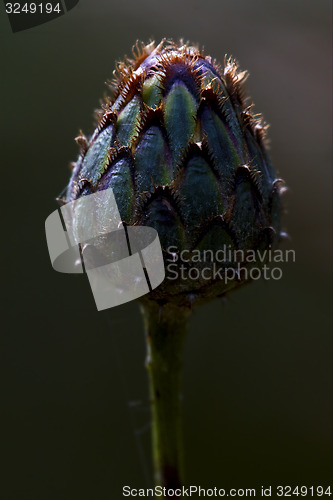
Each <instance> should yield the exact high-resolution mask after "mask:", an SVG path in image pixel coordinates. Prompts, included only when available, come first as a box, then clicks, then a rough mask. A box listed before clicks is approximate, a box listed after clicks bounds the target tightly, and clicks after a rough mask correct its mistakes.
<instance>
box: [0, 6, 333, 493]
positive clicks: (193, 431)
mask: <svg viewBox="0 0 333 500" xmlns="http://www.w3.org/2000/svg"><path fill="white" fill-rule="evenodd" d="M331 10H332V5H331V2H330V1H329V0H317V1H316V2H314V1H305V0H293V1H290V0H289V1H287V0H279V1H277V0H273V1H270V2H267V1H265V0H250V1H249V0H236V1H235V0H223V1H221V0H205V1H202V0H200V1H199V0H191V1H190V0H185V1H182V0H169V1H168V2H161V1H157V0H140V1H138V0H125V1H122V2H119V1H118V2H116V1H113V0H99V1H94V2H92V1H88V0H80V2H79V4H78V6H77V7H75V8H74V9H73V10H72V11H70V12H69V13H67V14H66V15H65V16H63V17H61V18H59V19H56V20H54V21H52V22H49V23H47V24H44V25H41V26H39V27H35V28H33V29H30V30H27V31H22V32H19V33H16V34H13V33H12V32H11V30H10V25H9V22H8V19H7V18H6V15H5V13H4V9H2V11H1V15H0V33H1V35H0V36H1V63H0V64H1V97H0V98H1V139H0V140H1V181H2V182H1V184H2V190H1V191H2V196H1V199H2V201H3V202H4V203H3V206H2V211H1V212H2V245H1V247H2V248H1V250H2V255H3V257H2V266H1V268H2V271H1V274H2V279H1V283H2V286H1V291H2V300H1V307H2V313H1V323H2V333H1V344H2V348H1V357H2V360H1V370H2V373H3V374H2V377H1V379H2V383H3V386H4V387H3V390H2V393H1V394H2V397H1V400H2V401H1V406H2V410H1V417H2V425H1V430H2V438H1V451H2V454H3V458H4V463H3V465H2V467H1V472H2V473H3V474H4V477H3V479H2V480H1V482H0V489H1V490H2V492H1V494H0V496H1V498H3V499H4V500H30V499H32V498H33V499H34V500H38V499H41V500H45V499H48V500H59V498H61V499H62V500H76V499H80V500H92V499H94V500H104V499H110V498H112V499H113V498H114V499H118V498H119V499H120V498H122V487H123V485H131V486H132V487H146V486H151V484H152V479H151V464H150V437H149V430H150V429H149V424H150V416H149V415H150V414H149V402H148V390H147V379H146V374H145V368H144V358H145V346H144V337H143V327H142V324H141V318H140V314H139V310H138V306H137V304H136V303H130V304H127V305H124V306H121V307H119V308H115V309H112V310H110V311H105V312H100V313H98V312H97V311H96V310H95V305H94V301H93V297H92V294H91V292H90V289H89V285H88V281H87V279H86V278H85V277H84V276H68V275H63V274H57V273H56V272H54V271H53V270H52V268H51V265H50V262H49V257H48V252H47V247H46V241H45V234H44V221H45V219H46V217H47V216H48V215H49V214H50V213H51V212H52V211H53V210H55V208H56V207H57V204H56V202H55V197H56V195H58V194H59V193H60V191H61V190H62V189H63V188H64V187H65V186H66V184H67V181H68V178H69V172H70V171H69V168H68V164H69V162H70V161H71V160H75V159H76V155H77V146H76V145H75V143H74V140H73V139H74V137H75V136H76V135H77V133H78V131H79V129H80V128H82V129H83V131H84V132H85V133H86V134H90V133H92V131H93V118H92V114H93V110H94V109H95V108H96V107H97V106H98V105H99V99H100V97H102V95H103V93H104V92H105V91H106V88H105V86H104V82H105V81H106V80H107V79H108V78H110V77H111V76H112V70H113V68H114V61H115V60H119V59H121V58H122V57H123V56H124V55H125V54H130V50H131V46H132V45H133V44H134V43H135V41H136V39H142V40H144V41H148V40H149V38H150V37H152V38H154V39H155V40H157V41H159V40H160V39H161V38H162V37H173V38H175V39H179V38H180V37H183V38H184V39H185V40H190V41H193V42H199V43H200V44H203V45H204V46H205V49H206V53H207V54H210V55H212V56H214V57H215V58H217V59H218V60H220V61H221V62H222V61H223V58H224V54H225V53H227V54H232V55H234V56H235V57H236V58H237V59H238V61H239V63H240V65H241V67H242V68H243V69H248V70H249V71H250V78H249V80H248V82H247V88H248V91H249V93H250V95H251V96H252V98H253V100H254V102H255V104H256V110H257V111H258V112H263V114H264V117H265V119H266V120H267V121H268V122H269V123H271V129H270V138H271V154H272V157H273V161H274V164H275V166H276V168H277V169H278V170H279V173H280V175H281V176H282V177H283V178H284V179H286V181H287V184H288V186H289V188H290V190H289V194H288V195H287V197H286V202H287V206H288V214H287V215H286V217H285V219H284V225H285V228H286V229H287V231H288V233H289V234H290V235H291V240H290V241H289V242H287V243H286V244H285V247H284V248H294V249H295V250H296V263H294V264H285V265H284V266H283V271H284V277H283V279H282V280H281V281H275V282H273V281H270V282H257V283H254V284H252V285H250V286H248V287H245V288H244V289H242V290H239V291H237V292H235V294H233V295H230V298H229V300H228V301H227V302H226V303H221V302H219V301H216V302H212V303H210V304H208V305H207V306H205V307H202V308H201V309H199V310H198V311H197V312H196V313H195V315H194V316H193V318H192V321H191V324H190V332H189V335H188V339H187V344H186V352H185V369H184V433H185V447H186V477H187V483H188V484H196V485H201V486H206V487H214V486H217V487H221V488H222V487H225V488H229V487H230V488H251V487H252V488H253V487H257V488H259V487H260V486H261V485H265V486H269V485H272V486H274V485H275V486H276V485H278V484H279V485H287V484H289V485H291V486H296V485H304V484H305V485H307V486H312V485H313V486H317V485H323V486H327V485H328V484H329V482H332V473H331V471H332V470H333V469H332V379H331V374H332V373H331V372H332V370H331V367H332V362H331V360H332V345H331V344H332V337H331V305H332V295H331V261H330V253H331V234H332V230H331V227H332V226H331V200H332V196H331V195H332V191H331V188H332V186H331V177H332V152H331V139H332V118H331V110H332V106H331V105H332V96H331V85H332V62H331V60H332V49H331V38H332V27H331V14H332V13H331ZM272 496H273V497H274V494H273V495H272Z"/></svg>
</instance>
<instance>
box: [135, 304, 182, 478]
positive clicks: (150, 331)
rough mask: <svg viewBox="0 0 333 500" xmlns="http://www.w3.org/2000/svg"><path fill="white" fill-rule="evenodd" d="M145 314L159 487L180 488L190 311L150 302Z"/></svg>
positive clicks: (146, 306)
mask: <svg viewBox="0 0 333 500" xmlns="http://www.w3.org/2000/svg"><path fill="white" fill-rule="evenodd" d="M142 312H143V317H144V324H145V336H146V343H147V370H148V375H149V385H150V397H151V405H152V418H153V423H152V425H153V428H152V438H153V460H154V469H155V484H156V485H158V486H163V487H166V488H179V487H180V486H181V485H182V482H183V436H182V415H181V386H182V366H183V345H184V340H185V334H186V329H187V319H188V316H189V314H190V310H189V309H188V308H185V307H180V306H177V305H174V304H170V303H167V304H165V305H163V306H159V305H158V304H157V303H156V302H153V301H149V302H148V301H147V302H145V303H144V304H143V305H142Z"/></svg>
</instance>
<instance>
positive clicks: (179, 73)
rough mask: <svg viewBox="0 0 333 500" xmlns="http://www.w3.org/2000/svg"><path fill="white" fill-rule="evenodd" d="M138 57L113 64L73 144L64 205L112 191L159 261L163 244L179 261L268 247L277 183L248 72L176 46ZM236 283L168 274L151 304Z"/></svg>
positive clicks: (274, 235) (141, 50)
mask: <svg viewBox="0 0 333 500" xmlns="http://www.w3.org/2000/svg"><path fill="white" fill-rule="evenodd" d="M136 52H137V53H136V54H135V57H134V59H133V60H129V59H128V60H127V61H126V63H120V64H118V67H117V70H116V72H115V79H114V80H113V82H112V83H111V84H110V86H111V89H112V92H113V96H112V97H111V98H110V99H107V100H106V104H105V105H104V106H103V107H102V110H101V111H100V112H99V113H98V126H97V128H96V130H95V132H94V133H93V135H92V137H91V138H90V139H89V140H87V139H86V138H85V137H84V136H82V135H81V136H80V137H79V138H77V140H78V142H79V143H80V145H81V153H80V156H79V158H78V161H77V163H76V164H75V166H74V168H73V173H72V177H71V179H70V182H69V185H68V190H67V196H66V201H67V202H68V201H72V200H74V199H76V198H78V197H80V196H82V195H86V194H90V193H93V192H95V191H98V190H101V189H106V188H108V187H112V189H113V191H114V194H115V197H116V200H117V204H118V208H119V211H120V215H121V217H122V220H123V221H124V222H126V223H127V224H130V225H132V224H139V225H147V226H151V227H153V228H155V229H156V230H157V231H158V234H159V238H160V241H161V244H162V248H163V250H164V252H165V257H166V260H167V259H169V258H170V255H171V254H170V252H169V250H168V249H170V247H172V248H173V250H174V253H173V255H174V256H175V255H176V261H178V260H179V259H178V257H177V256H178V255H180V253H181V252H182V251H183V250H186V251H188V253H187V255H191V254H193V252H198V251H200V252H204V251H205V250H212V251H214V252H216V251H218V250H221V249H222V248H225V247H228V249H231V250H233V249H240V250H249V249H251V250H260V249H261V250H265V249H274V248H275V247H276V245H277V243H278V241H279V238H280V215H281V202H280V195H281V188H282V186H283V181H281V179H278V178H277V176H276V173H275V171H274V169H273V167H272V164H271V160H270V158H269V155H268V152H267V148H266V140H265V139H266V128H267V127H266V125H265V124H264V123H263V121H262V118H261V117H260V116H259V115H254V114H253V112H252V105H247V103H246V99H245V97H244V81H245V79H246V76H247V75H246V72H239V70H238V67H237V64H236V62H235V61H234V60H233V59H231V58H229V59H226V60H225V64H224V68H221V67H220V66H219V65H218V64H216V62H215V61H213V60H212V59H211V58H210V57H208V56H205V55H204V54H203V53H202V52H201V51H199V50H198V49H197V48H195V47H191V46H188V45H186V44H182V43H180V44H175V43H172V42H165V41H163V42H161V43H160V44H159V45H158V46H157V47H155V45H154V43H151V44H149V45H146V46H145V45H141V46H139V45H137V47H136ZM188 265H189V266H190V265H192V264H188ZM203 265H206V266H207V263H202V262H201V263H197V264H196V266H197V267H199V268H200V267H203ZM209 265H212V263H210V264H209ZM240 284H242V279H241V278H240V277H239V276H238V277H237V278H236V279H235V280H233V281H232V282H230V283H228V285H226V283H224V282H223V280H221V279H219V278H214V279H211V280H208V281H207V280H205V279H201V278H198V279H196V280H186V279H182V278H178V279H173V280H171V279H170V280H168V277H167V279H166V280H165V282H164V283H163V284H162V285H161V286H160V287H159V288H158V289H157V290H156V291H154V294H153V298H156V299H158V300H162V301H163V300H187V299H185V297H187V298H189V297H190V299H188V300H191V301H193V300H194V299H195V300H199V301H200V299H209V298H212V297H214V296H216V295H221V294H222V295H223V294H224V293H225V292H226V291H228V290H229V289H231V288H234V287H235V286H239V285H240Z"/></svg>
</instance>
